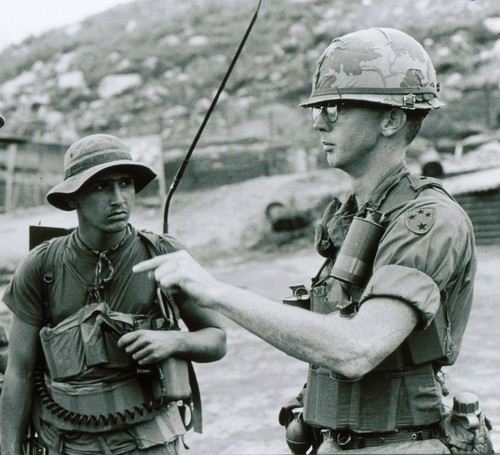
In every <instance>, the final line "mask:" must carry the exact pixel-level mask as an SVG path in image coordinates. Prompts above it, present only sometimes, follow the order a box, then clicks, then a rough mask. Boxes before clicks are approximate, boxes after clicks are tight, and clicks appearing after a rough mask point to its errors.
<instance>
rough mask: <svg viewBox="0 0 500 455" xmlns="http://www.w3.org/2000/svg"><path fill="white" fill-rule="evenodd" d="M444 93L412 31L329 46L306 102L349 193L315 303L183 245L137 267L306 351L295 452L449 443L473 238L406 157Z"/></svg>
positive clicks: (423, 449)
mask: <svg viewBox="0 0 500 455" xmlns="http://www.w3.org/2000/svg"><path fill="white" fill-rule="evenodd" d="M441 105H442V103H441V102H440V101H439V84H438V83H437V80H436V75H435V71H434V68H433V65H432V63H431V61H430V59H429V56H428V55H427V53H426V52H425V51H424V50H423V48H422V46H421V45H420V44H419V43H418V42H416V41H415V40H414V39H413V38H411V37H410V36H408V35H407V34H406V33H403V32H401V31H398V30H393V29H387V28H372V29H368V30H362V31H358V32H355V33H350V34H348V35H345V36H342V37H340V38H337V39H335V40H334V41H333V42H332V43H331V44H330V45H329V46H328V47H327V48H326V50H325V51H324V52H323V54H322V56H321V58H320V60H319V63H318V66H317V69H316V72H315V74H314V78H313V87H312V93H311V96H310V97H309V98H308V99H307V100H305V101H304V102H303V103H301V106H302V107H305V108H310V110H311V113H312V120H313V127H314V129H315V130H316V131H317V132H318V133H319V136H320V141H321V144H322V147H323V150H324V152H325V156H326V159H327V161H328V163H329V165H330V166H331V167H333V168H338V169H341V170H343V171H344V172H346V173H347V174H348V175H349V176H350V178H351V182H352V194H351V195H350V196H349V197H348V198H347V199H346V200H345V201H342V202H340V201H339V200H336V199H335V200H334V201H332V203H331V204H330V206H329V207H328V208H327V210H326V213H325V214H324V216H323V219H322V221H321V223H319V225H318V226H317V230H316V249H317V250H318V253H319V254H320V255H321V256H323V257H324V264H323V266H322V267H321V269H320V270H319V271H318V273H317V274H316V276H315V277H314V278H313V279H312V283H311V288H310V290H309V297H310V308H309V310H308V309H304V308H303V306H304V305H303V303H304V292H303V290H302V291H301V295H300V296H298V300H300V302H301V305H291V306H289V305H286V306H285V305H281V304H279V303H276V302H272V301H269V300H267V299H265V298H262V297H259V296H257V295H255V294H253V293H251V292H249V291H246V290H241V289H237V288H234V287H231V286H229V285H226V284H223V283H221V282H220V281H217V280H215V279H214V278H213V277H212V276H210V275H209V274H208V273H207V272H206V271H205V270H204V269H202V268H201V267H200V266H199V265H198V264H197V263H195V262H194V261H193V259H192V258H191V257H190V256H189V255H188V254H186V253H185V252H178V253H174V254H171V255H167V256H163V257H157V258H154V259H152V260H151V261H148V262H145V263H143V264H139V265H138V266H137V267H136V271H138V272H140V271H154V276H155V279H156V280H157V282H158V283H160V284H161V286H162V287H163V288H165V289H168V288H169V287H171V286H175V287H180V288H182V289H183V291H184V292H186V293H187V294H189V295H190V296H191V297H192V298H193V300H194V301H195V302H197V303H198V304H199V305H200V306H203V307H207V308H212V309H215V310H217V311H219V312H221V313H222V314H224V315H225V316H227V317H229V318H231V319H232V320H234V321H235V322H237V323H238V324H240V325H241V326H242V327H244V328H246V329H247V330H249V331H251V332H252V333H254V334H256V335H257V336H259V337H260V338H262V339H264V340H265V341H267V342H269V343H270V344H272V345H273V346H275V347H276V348H278V349H280V350H281V351H283V352H285V353H286V354H289V355H291V356H293V357H295V358H297V359H299V360H302V361H305V362H307V363H309V365H310V367H309V373H308V379H307V385H306V387H305V390H303V391H302V393H301V394H300V397H299V399H298V402H297V404H296V406H300V407H301V408H303V409H302V410H301V412H293V413H292V412H291V411H292V408H293V407H294V406H293V405H292V406H289V407H285V408H284V409H283V412H282V413H280V422H281V423H282V424H288V423H290V420H291V419H292V416H295V417H293V418H294V419H295V420H297V421H298V422H299V423H304V422H305V423H306V424H307V428H308V430H304V431H298V432H297V433H296V434H295V436H298V437H297V441H296V442H297V444H295V445H294V441H293V436H294V435H293V434H291V435H290V438H287V439H288V440H289V442H291V444H290V447H291V448H292V450H294V449H297V450H298V452H297V453H304V452H305V451H306V450H307V448H308V447H309V446H310V445H311V443H312V444H314V445H315V450H316V449H318V445H319V444H321V445H320V447H319V449H318V450H319V452H321V453H333V452H339V451H343V450H352V451H356V452H358V451H361V452H363V451H366V452H370V453H373V452H377V451H378V452H380V453H414V452H419V453H446V452H448V448H447V447H446V446H445V445H444V443H443V442H442V441H441V439H440V438H442V435H441V430H440V428H441V425H440V422H441V421H442V419H443V405H442V398H443V390H442V380H441V379H440V368H441V366H443V365H451V364H453V363H454V362H455V360H456V358H457V355H458V353H459V350H460V343H461V340H462V336H463V333H464V330H465V327H466V325H467V320H468V318H469V312H470V309H471V304H472V288H473V281H474V274H475V270H476V256H475V245H474V236H473V230H472V226H471V222H470V220H469V219H468V217H467V215H466V214H465V212H464V211H463V210H462V208H461V207H460V206H459V205H458V204H457V203H456V202H455V201H454V200H453V199H452V198H451V197H450V196H449V195H448V194H447V193H446V191H445V190H444V189H443V187H442V186H441V184H440V182H439V181H437V180H434V179H429V178H423V177H420V176H413V175H411V174H410V172H409V170H408V168H407V166H406V164H405V154H406V150H407V148H408V144H409V143H410V142H411V141H412V140H413V138H414V137H415V135H416V134H417V133H418V131H419V129H420V126H421V124H422V121H423V119H424V117H425V116H426V115H427V113H428V112H429V111H431V110H434V109H437V108H439V107H440V106H441ZM295 411H296V410H295ZM308 435H309V436H311V435H314V436H315V437H314V438H311V439H312V440H311V441H310V442H309V443H308V442H307V441H304V439H301V438H304V437H306V436H308ZM304 442H305V444H304Z"/></svg>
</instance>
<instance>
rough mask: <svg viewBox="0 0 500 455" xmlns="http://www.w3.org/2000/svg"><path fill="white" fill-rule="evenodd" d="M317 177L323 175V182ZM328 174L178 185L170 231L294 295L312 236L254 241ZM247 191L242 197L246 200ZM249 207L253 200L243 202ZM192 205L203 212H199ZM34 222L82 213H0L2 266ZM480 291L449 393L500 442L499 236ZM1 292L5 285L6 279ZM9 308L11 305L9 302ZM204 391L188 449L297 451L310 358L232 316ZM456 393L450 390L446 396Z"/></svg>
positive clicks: (235, 280) (154, 222)
mask: <svg viewBox="0 0 500 455" xmlns="http://www.w3.org/2000/svg"><path fill="white" fill-rule="evenodd" d="M318 182H319V184H318ZM311 183H312V184H318V185H316V188H317V190H316V192H315V193H314V194H308V195H307V196H306V195H305V194H304V193H303V194H302V195H301V198H300V199H297V198H296V199H293V200H291V199H290V194H291V192H292V190H297V188H299V193H300V188H301V187H302V185H306V186H307V185H309V184H311ZM324 183H325V175H323V174H321V175H316V176H313V177H311V176H303V177H293V178H281V177H280V178H277V179H262V180H260V179H257V181H254V182H248V183H245V184H241V185H240V186H239V187H240V188H239V190H238V191H235V188H234V186H231V187H221V188H219V189H217V190H214V191H213V192H201V193H192V194H186V195H182V194H181V195H180V196H179V197H177V200H176V199H175V198H174V201H175V202H174V204H173V207H172V214H171V226H172V227H171V230H172V232H171V233H172V234H174V235H176V236H178V237H179V238H180V239H181V240H182V241H184V242H185V243H186V245H187V246H188V247H189V248H190V249H191V250H192V251H193V253H194V254H195V255H196V256H198V257H199V258H201V260H202V262H203V263H204V264H205V265H206V266H207V267H208V268H209V269H210V270H211V271H212V272H213V273H214V275H216V276H217V277H219V278H221V279H223V280H225V281H227V282H229V283H232V284H235V285H238V286H241V287H244V288H247V289H250V290H253V291H255V292H258V293H260V294H262V295H264V296H267V297H269V298H272V299H274V300H278V301H279V300H281V299H282V298H283V297H285V296H287V295H289V289H288V287H289V286H290V285H294V284H301V283H303V284H309V280H310V277H311V276H312V275H313V274H314V273H315V272H316V269H317V267H318V266H319V264H320V263H321V258H320V257H319V256H318V255H316V254H315V253H314V252H313V251H312V249H311V247H310V246H309V245H308V244H307V242H306V244H305V245H302V244H300V243H298V244H297V245H302V246H298V247H296V248H295V249H294V248H292V249H286V248H280V250H279V251H278V250H277V251H276V253H275V254H272V253H270V251H269V249H268V251H267V252H266V254H261V253H260V252H259V251H255V250H253V251H252V248H251V246H252V245H253V244H255V243H256V241H258V239H259V238H260V237H261V236H262V235H263V234H264V233H265V231H266V230H268V229H269V228H268V226H267V225H266V224H265V220H264V219H263V210H264V208H265V206H266V204H267V203H268V202H270V201H271V200H276V199H277V198H278V199H281V200H283V201H285V202H289V203H291V204H294V205H295V206H298V207H300V206H301V204H306V203H307V198H318V197H322V196H323V195H324V194H325V193H327V192H328V188H326V187H325V185H324ZM242 201H243V203H242ZM241 207H244V208H245V210H241ZM193 214H196V216H194V215H193ZM132 221H133V222H134V223H135V224H136V225H137V226H139V227H145V228H148V229H151V230H153V231H156V232H160V231H161V221H162V218H161V211H159V210H154V209H140V210H139V211H138V213H137V215H136V216H135V217H134V218H133V220H132ZM29 224H42V225H45V226H74V225H75V224H76V219H75V218H74V215H73V214H67V213H62V212H58V211H56V210H51V209H47V208H41V209H33V210H23V211H19V212H16V213H14V214H8V215H6V214H3V215H0V238H1V239H2V240H1V242H2V244H1V247H2V252H3V253H2V256H1V259H0V266H5V264H15V263H16V262H17V261H18V260H19V259H20V258H21V257H23V256H24V254H25V252H26V251H27V244H28V243H27V238H28V230H27V226H28V225H29ZM478 255H479V267H478V275H477V281H476V283H477V285H476V295H475V302H474V308H473V311H472V316H471V320H470V323H469V326H468V328H467V331H466V334H465V339H464V341H463V347H462V351H461V355H460V357H459V359H458V361H457V363H456V364H455V365H454V366H453V367H450V368H448V369H447V370H446V373H447V375H448V380H447V385H448V387H449V389H450V391H451V394H452V395H453V394H455V393H457V392H460V391H472V392H475V393H476V394H477V395H478V396H479V399H480V404H481V407H482V409H483V410H484V411H485V413H486V415H487V416H488V417H489V418H490V419H491V420H492V422H493V425H494V432H493V440H494V444H495V446H496V447H497V449H498V447H500V431H499V428H500V394H499V393H498V391H499V390H500V375H499V372H500V367H499V362H498V359H499V354H498V347H499V346H500V343H499V341H500V339H499V329H498V327H499V324H498V319H499V317H498V314H499V312H498V309H497V308H496V304H497V302H499V301H500V286H499V285H498V278H497V275H498V274H499V272H500V246H492V247H480V248H479V249H478ZM0 292H3V291H2V289H1V288H0ZM3 311H4V314H3V316H4V317H5V309H3ZM195 368H196V371H197V373H198V380H199V382H200V388H201V393H202V398H203V419H204V432H203V434H201V435H199V434H196V433H189V434H188V435H187V436H186V443H187V444H188V445H189V446H190V447H191V449H190V450H188V451H186V453H187V454H193V455H194V454H196V455H197V454H234V455H249V454H282V453H289V451H288V448H287V446H286V443H285V440H284V430H283V428H282V427H280V426H279V424H278V419H277V415H278V411H279V409H280V407H281V406H282V405H283V404H284V403H286V402H287V401H288V400H289V399H290V398H292V397H293V396H295V394H296V393H297V392H298V391H299V390H300V388H301V387H302V385H303V383H304V382H305V379H306V374H307V365H306V364H304V363H303V362H299V361H297V360H295V359H293V358H291V357H288V356H286V355H285V354H282V353H281V352H279V351H277V350H275V349H274V348H272V347H270V346H269V345H267V344H266V343H264V342H263V341H261V340H260V339H258V338H257V337H255V336H253V335H251V334H249V333H247V332H246V331H244V330H242V329H241V328H239V327H237V326H236V325H235V324H233V323H232V322H230V321H228V354H227V355H226V357H225V358H224V359H222V360H221V361H219V362H217V363H214V364H197V365H196V366H195ZM448 402H450V401H449V399H448Z"/></svg>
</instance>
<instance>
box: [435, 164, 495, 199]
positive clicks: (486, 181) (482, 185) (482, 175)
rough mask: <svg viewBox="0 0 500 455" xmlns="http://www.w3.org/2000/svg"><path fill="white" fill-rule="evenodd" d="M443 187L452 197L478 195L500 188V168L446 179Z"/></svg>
mask: <svg viewBox="0 0 500 455" xmlns="http://www.w3.org/2000/svg"><path fill="white" fill-rule="evenodd" d="M442 181H443V186H444V188H445V189H446V191H448V192H449V193H450V194H452V195H458V194H464V193H478V192H482V191H489V190H494V189H496V188H499V187H500V167H495V168H492V169H484V170H480V171H476V172H470V173H467V174H462V175H456V176H454V177H449V178H444V179H443V180H442Z"/></svg>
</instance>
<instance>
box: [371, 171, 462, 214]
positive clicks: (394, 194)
mask: <svg viewBox="0 0 500 455" xmlns="http://www.w3.org/2000/svg"><path fill="white" fill-rule="evenodd" d="M395 188H397V191H393V190H394V189H395ZM427 188H435V189H436V190H438V191H441V192H443V193H444V194H446V195H447V196H448V197H450V198H451V199H453V197H452V196H451V195H450V194H449V193H448V192H447V191H446V190H445V189H444V188H443V185H442V184H441V182H440V181H439V180H438V179H435V178H432V177H425V176H417V175H411V174H407V175H405V176H404V177H403V178H402V179H401V180H400V181H399V182H398V183H397V184H395V185H394V186H393V187H392V188H391V190H390V191H389V192H388V194H387V197H386V198H385V199H384V201H382V203H381V204H380V207H379V210H380V211H381V212H383V213H384V214H385V216H387V215H389V214H391V213H393V212H395V211H396V210H398V209H400V208H401V207H403V206H404V205H406V204H407V203H408V202H409V201H412V200H413V199H415V198H416V197H418V195H419V194H420V193H421V192H422V191H423V190H425V189H427Z"/></svg>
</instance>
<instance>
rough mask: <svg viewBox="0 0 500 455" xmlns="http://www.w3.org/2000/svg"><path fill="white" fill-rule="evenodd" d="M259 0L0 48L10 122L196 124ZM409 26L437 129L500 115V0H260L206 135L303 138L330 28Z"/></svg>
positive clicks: (62, 32)
mask: <svg viewBox="0 0 500 455" xmlns="http://www.w3.org/2000/svg"><path fill="white" fill-rule="evenodd" d="M256 6H257V2H241V1H237V0H196V1H190V2H178V1H175V0H138V1H132V2H130V3H128V4H125V5H120V6H118V7H115V8H113V9H111V10H109V11H107V12H104V13H102V14H99V15H96V16H93V17H90V18H88V19H86V20H84V21H82V22H81V23H80V24H77V25H74V26H71V27H66V28H63V29H57V30H53V31H50V32H48V33H46V34H44V35H42V36H41V37H38V38H30V39H27V40H26V41H24V42H23V43H21V44H19V45H16V46H12V47H10V48H8V49H6V50H4V51H3V52H2V53H1V54H0V112H1V113H2V114H3V115H4V116H5V117H6V118H7V125H6V126H5V127H4V129H3V130H2V134H5V135H22V136H27V137H30V138H32V139H34V140H42V141H49V142H71V141H73V140H74V139H75V138H77V137H79V136H81V135H84V134H89V133H93V132H97V131H99V132H102V131H106V132H111V133H115V134H119V135H122V136H137V135H144V134H153V133H158V132H160V131H161V132H162V134H163V135H164V137H165V138H166V139H167V141H172V142H185V141H186V140H189V138H191V137H193V136H194V134H195V132H196V130H197V128H198V126H199V124H200V122H201V118H202V116H203V115H204V114H205V112H206V110H207V107H208V105H209V102H210V100H211V98H212V96H213V93H214V92H215V90H216V88H217V87H218V85H219V83H220V81H221V79H222V77H223V75H224V73H225V71H226V68H227V66H228V64H229V62H230V61H231V58H232V56H233V54H234V52H235V50H236V48H237V45H238V44H239V42H240V40H241V38H242V36H243V33H244V30H245V28H246V26H247V24H248V23H249V21H250V19H251V17H252V15H253V13H254V9H255V7H256ZM368 26H388V27H396V28H401V29H403V30H405V31H407V32H409V33H410V34H412V35H413V36H414V37H415V38H417V39H418V40H420V41H421V42H423V44H424V46H425V47H426V49H427V50H428V52H429V54H430V55H431V57H432V58H433V60H434V62H435V65H436V68H437V70H438V74H439V79H440V82H441V84H442V86H443V98H444V101H445V102H446V104H447V109H446V110H443V112H440V113H438V114H437V115H436V116H435V117H434V121H433V122H432V123H429V124H426V125H425V128H424V131H423V134H424V136H427V137H428V138H431V139H432V140H434V141H438V140H444V139H446V138H448V139H456V138H461V137H464V136H467V135H469V134H472V133H477V132H484V131H488V130H491V129H494V128H496V127H497V126H498V122H499V119H498V107H497V106H498V105H499V104H500V103H499V102H498V101H499V93H498V92H499V90H498V79H499V71H500V70H499V68H500V65H499V63H500V3H499V2H498V1H497V0H476V1H474V0H457V1H453V2H433V1H431V0H418V1H415V0H380V1H377V2H375V1H372V0H352V1H349V2H346V1H342V0H333V1H328V2H324V1H322V0H272V1H264V2H263V4H262V7H261V10H260V13H259V17H258V20H257V23H256V25H255V27H254V30H253V32H252V34H251V36H250V38H249V41H248V43H247V46H246V47H245V49H244V51H243V53H242V55H241V57H240V60H239V61H238V63H237V65H236V68H235V71H234V72H233V74H232V76H231V78H230V80H229V81H228V84H227V86H226V90H225V92H224V94H223V96H222V97H221V99H220V103H219V105H218V106H217V108H216V111H215V113H214V115H213V117H212V119H211V121H210V122H209V124H208V126H207V130H206V133H205V136H217V137H224V136H226V137H227V136H254V137H255V136H259V137H267V138H272V139H273V140H275V141H280V142H290V143H292V142H293V143H296V144H304V145H305V144H307V143H309V142H310V140H311V138H312V137H313V136H312V134H311V132H310V130H311V128H310V125H309V117H308V115H306V113H304V112H303V111H301V110H299V109H296V106H297V104H298V102H299V101H300V100H301V99H302V98H304V97H305V96H307V95H308V92H309V89H310V79H311V75H312V69H313V66H314V63H315V61H316V59H317V58H318V55H319V52H320V51H321V50H322V49H323V48H324V47H325V46H326V45H327V44H328V42H329V41H330V40H331V38H332V37H333V36H335V35H339V34H342V33H345V32H348V31H352V30H354V29H358V28H363V27H368Z"/></svg>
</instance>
